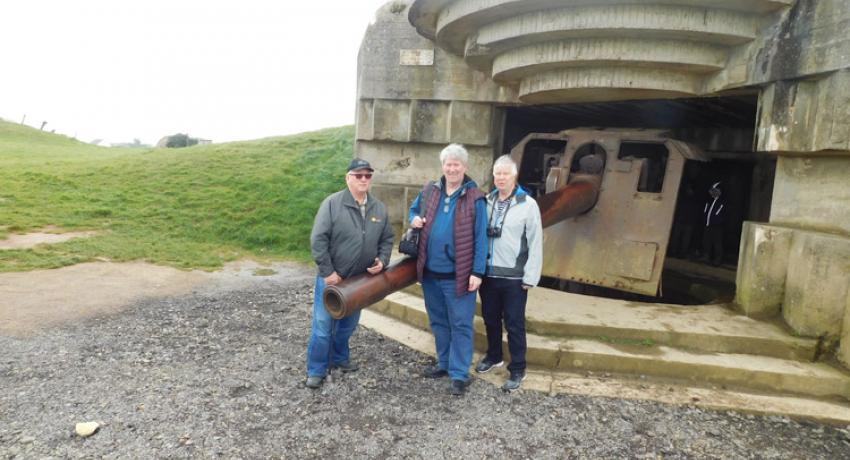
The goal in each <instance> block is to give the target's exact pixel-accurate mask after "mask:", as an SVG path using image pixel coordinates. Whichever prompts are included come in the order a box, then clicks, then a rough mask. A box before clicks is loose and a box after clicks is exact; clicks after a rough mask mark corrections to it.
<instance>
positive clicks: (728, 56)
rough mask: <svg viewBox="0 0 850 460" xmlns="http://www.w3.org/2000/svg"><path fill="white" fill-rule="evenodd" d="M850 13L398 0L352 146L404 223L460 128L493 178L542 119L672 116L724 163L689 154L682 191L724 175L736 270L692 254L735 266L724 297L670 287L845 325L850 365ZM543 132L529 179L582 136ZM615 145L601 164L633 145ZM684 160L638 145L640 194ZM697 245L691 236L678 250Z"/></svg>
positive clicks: (363, 58) (759, 313)
mask: <svg viewBox="0 0 850 460" xmlns="http://www.w3.org/2000/svg"><path fill="white" fill-rule="evenodd" d="M401 6H404V8H402V7H401ZM847 21H850V6H848V3H847V2H844V1H838V0H753V1H749V2H733V1H729V0H706V1H701V2H695V1H692V0H673V1H669V2H656V3H652V2H650V3H647V4H644V3H642V2H633V1H629V0H604V1H603V0H598V1H596V0H588V1H582V2H576V3H564V2H550V1H516V0H497V1H487V2H479V1H474V0H402V1H398V2H389V3H387V5H385V6H384V7H383V8H381V10H380V11H379V12H378V15H377V17H376V21H375V23H374V24H373V25H372V26H370V29H369V31H368V32H367V33H366V36H365V37H364V40H363V42H362V44H361V50H360V55H359V57H358V77H357V81H358V95H357V108H356V114H357V122H356V139H355V152H356V154H357V155H359V156H361V157H363V158H366V159H368V160H369V161H370V162H371V163H372V164H373V165H375V166H376V168H377V170H378V171H380V174H379V175H378V176H377V177H376V180H375V184H374V187H373V191H374V192H375V193H376V194H377V195H378V196H379V197H380V198H382V199H383V200H384V201H385V202H386V203H388V205H389V207H390V215H391V216H397V217H394V219H395V221H394V223H395V225H396V226H397V228H399V229H400V228H401V225H402V220H403V217H402V216H404V215H406V207H407V205H408V204H409V203H410V202H411V200H412V199H413V197H414V196H415V195H416V193H418V191H419V190H420V189H421V186H422V184H423V183H425V182H426V181H427V180H429V179H433V178H434V177H436V176H438V175H439V164H438V163H437V162H435V161H434V158H436V155H437V153H438V152H439V150H440V149H441V148H442V147H443V146H445V145H446V144H447V143H450V142H458V143H462V144H464V145H466V147H467V149H468V150H469V152H470V167H469V172H470V175H472V176H473V178H474V179H475V180H476V181H477V182H478V183H479V184H482V186H483V187H487V186H488V185H489V172H490V167H491V166H492V162H493V159H494V158H496V157H497V156H498V155H500V154H503V153H507V152H510V151H511V149H512V148H514V147H515V146H516V145H517V144H518V143H519V142H520V141H521V140H522V139H524V138H525V137H526V136H527V135H529V134H530V133H538V134H549V135H554V134H558V133H562V132H564V131H565V130H574V129H577V128H588V127H590V128H593V127H608V128H617V129H626V130H645V131H649V130H654V131H663V132H665V133H666V134H665V136H669V137H665V139H673V140H676V141H679V142H682V143H684V144H688V145H694V146H696V147H698V148H700V149H701V150H702V151H703V152H704V153H705V155H706V156H707V157H708V158H709V159H710V161H708V162H705V163H703V162H698V163H697V162H694V164H693V165H690V164H689V163H688V162H689V161H690V160H688V161H686V162H685V164H684V166H683V168H682V175H681V177H680V181H679V188H678V190H676V191H675V197H676V201H677V203H680V202H683V201H684V200H681V199H680V198H681V197H683V196H685V194H686V193H688V190H691V192H692V193H696V194H697V196H698V195H699V193H700V191H701V190H703V189H705V187H706V183H708V182H709V181H710V180H712V179H711V178H713V177H714V176H722V177H723V178H724V179H725V182H726V183H725V184H724V185H725V195H726V196H727V197H733V198H734V199H733V200H732V202H731V203H730V206H729V209H728V211H729V220H730V223H729V230H728V231H727V233H726V235H725V238H724V245H723V246H724V257H723V258H722V267H720V269H718V267H713V266H710V265H705V264H690V265H691V267H692V266H693V265H698V266H699V267H700V268H701V269H700V272H701V273H703V274H705V273H708V274H713V273H715V272H717V271H719V270H723V271H725V273H726V279H727V280H729V282H728V283H727V286H729V287H728V288H727V289H726V290H725V291H724V296H722V297H717V296H714V295H713V294H711V293H707V292H706V293H701V292H699V291H702V290H704V287H701V286H699V285H696V286H695V285H690V284H688V282H687V281H683V282H673V283H671V282H668V280H667V279H666V278H665V279H662V280H661V283H660V284H661V287H662V294H663V297H666V299H662V300H663V301H673V302H676V303H701V302H699V301H695V300H692V299H693V298H694V297H696V298H697V300H699V299H708V298H713V299H720V300H725V299H729V300H731V295H730V294H731V292H730V291H731V289H732V287H734V303H733V304H730V307H731V308H733V309H734V310H736V311H738V312H740V313H742V314H744V315H746V316H748V317H752V318H781V320H782V322H783V323H784V324H785V325H786V326H788V327H789V328H790V329H791V330H792V331H793V333H794V334H795V335H797V336H801V337H816V338H822V339H823V342H824V343H833V344H834V343H837V342H838V341H841V346H840V347H839V348H838V350H837V352H836V353H835V356H836V357H837V358H838V359H839V360H840V361H842V363H844V364H845V365H848V364H850V290H848V289H847V286H850V265H848V264H847V260H850V194H848V192H847V190H848V189H847V186H846V184H847V183H848V180H850V131H849V130H848V126H850V112H848V111H847V110H846V108H847V104H846V103H845V102H846V100H847V98H848V94H850V52H848V50H850V37H848V35H847V34H846V24H847ZM638 143H640V142H638ZM530 147H531V148H532V149H538V150H540V152H541V153H539V154H534V153H530V154H529V155H531V156H534V155H540V156H541V158H539V159H538V160H535V162H537V163H536V166H531V169H529V170H528V171H527V172H523V174H524V175H525V177H522V178H521V180H522V181H527V182H528V183H532V182H533V183H536V184H534V185H535V186H536V187H538V188H540V187H545V182H546V181H547V180H548V176H549V171H547V168H549V167H550V166H553V165H547V164H548V162H549V161H550V160H551V158H552V156H553V155H555V156H557V155H558V152H559V150H561V151H562V150H564V149H570V148H571V147H570V144H569V143H566V144H564V143H560V144H559V143H557V142H554V141H553V140H552V139H549V140H545V139H538V140H536V141H535V142H534V143H532V144H530ZM603 147H604V150H605V152H606V153H605V155H606V161H605V173H604V175H607V174H608V173H609V171H610V170H611V169H612V168H614V167H615V166H618V167H619V166H620V165H621V164H622V162H624V161H625V160H626V159H627V157H629V156H632V157H635V155H629V154H627V153H623V154H622V155H621V153H620V149H619V147H618V148H617V149H615V150H612V149H610V148H608V147H607V146H603ZM639 147H645V146H636V147H635V148H639ZM612 152H613V153H612ZM547 155H548V157H547ZM671 158H675V155H673V154H672V153H669V149H668V157H667V160H666V162H667V163H666V165H663V163H664V161H665V160H663V153H655V154H651V155H649V156H648V157H646V158H637V157H635V158H633V159H632V160H631V161H632V163H635V162H639V161H644V162H648V163H650V166H647V169H651V168H653V167H656V169H658V170H659V171H661V170H663V171H664V175H663V178H662V177H661V175H660V174H657V173H656V174H652V173H650V172H648V173H646V174H645V178H644V179H641V178H640V177H637V178H636V179H635V189H634V190H633V191H632V193H633V194H644V195H652V194H657V193H658V183H659V182H661V183H667V182H668V180H669V175H670V174H669V173H670V165H671ZM551 161H557V159H556V160H551ZM653 163H654V164H655V166H652V164H653ZM662 165H663V167H662ZM566 166H567V165H566V164H564V165H563V166H562V167H566ZM569 169H570V174H572V173H574V171H573V164H570V165H569ZM543 176H546V178H543ZM567 179H569V174H567ZM602 180H603V182H604V180H605V179H604V177H603V179H602ZM639 184H641V185H639ZM661 191H662V194H666V193H670V191H669V190H665V189H664V185H662V188H661ZM605 193H606V190H605V189H604V186H603V190H602V192H601V196H602V195H604V194H605ZM698 197H699V196H698ZM644 201H647V202H651V201H652V200H650V199H646V200H644ZM680 214H681V212H679V210H678V209H675V208H674V209H673V211H672V215H671V216H670V219H671V223H670V224H669V235H668V236H667V239H665V240H664V245H665V247H667V246H671V247H674V248H675V247H678V246H681V244H680V243H679V241H681V239H683V233H685V232H684V231H683V225H682V224H681V221H682V220H685V221H686V220H687V219H682V218H681V216H680ZM685 239H686V238H685ZM673 241H675V242H676V243H675V244H674V243H672V242H673ZM698 242H699V235H697V234H693V235H692V239H691V244H690V245H685V248H686V250H685V251H684V252H685V253H687V252H689V251H688V250H691V251H693V250H695V249H697V246H698V245H699V243H698ZM659 251H660V249H659ZM677 255H680V254H678V253H676V252H674V253H669V254H668V251H666V250H665V254H664V256H663V258H664V266H665V267H667V268H676V270H673V272H684V271H685V270H679V269H683V268H691V267H682V266H681V265H683V264H684V265H688V263H687V262H688V261H687V259H688V258H687V257H674V256H677ZM682 255H685V256H686V255H687V254H682ZM680 262H681V263H680ZM665 272H666V273H669V272H670V271H669V270H667V271H665ZM733 276H734V282H732V279H731V278H732V277H733ZM569 282H570V283H574V282H577V281H573V280H569ZM585 284H587V283H585ZM674 285H679V286H682V289H681V291H683V292H681V293H680V294H676V293H674V292H673V291H676V290H675V289H673V286H674ZM594 289H609V288H607V287H606V288H601V287H596V286H595V287H594ZM603 294H605V293H603ZM627 295H629V296H640V295H643V294H633V293H630V294H627ZM689 299H691V300H689ZM638 300H641V299H640V298H638Z"/></svg>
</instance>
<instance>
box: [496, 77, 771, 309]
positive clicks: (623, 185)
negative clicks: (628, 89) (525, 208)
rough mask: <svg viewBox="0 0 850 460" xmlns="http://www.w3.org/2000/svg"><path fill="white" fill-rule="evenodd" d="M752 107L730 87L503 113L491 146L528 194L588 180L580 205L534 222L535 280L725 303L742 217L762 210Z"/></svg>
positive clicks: (617, 294) (761, 214)
mask: <svg viewBox="0 0 850 460" xmlns="http://www.w3.org/2000/svg"><path fill="white" fill-rule="evenodd" d="M757 107H758V100H757V96H756V95H755V94H739V95H734V96H728V97H716V98H693V99H676V100H640V101H621V102H601V103H578V104H565V105H540V106H530V107H508V108H504V109H503V110H504V120H505V123H504V129H503V131H502V133H501V140H502V146H503V147H502V153H510V154H511V155H512V156H513V157H514V159H515V160H517V161H518V164H519V166H520V170H519V178H518V181H519V183H520V184H522V185H523V186H524V187H525V188H527V189H528V190H529V191H530V192H531V193H532V195H534V196H535V197H536V198H538V201H540V199H541V198H542V197H543V196H545V195H547V194H550V193H554V192H556V191H560V190H561V189H563V188H565V187H567V186H569V185H571V184H574V183H576V182H577V181H578V182H588V181H589V182H594V181H595V183H596V184H597V187H598V191H597V193H598V196H597V197H596V201H595V203H594V205H593V206H592V207H591V208H590V209H588V210H587V211H584V212H582V213H581V214H578V215H570V216H569V217H568V218H564V219H563V220H561V221H558V222H555V223H553V224H551V225H550V226H549V227H547V228H546V229H544V234H545V238H544V269H543V275H544V278H543V281H542V283H541V284H542V285H544V286H546V287H552V288H558V289H561V290H565V291H568V292H575V293H582V294H588V295H597V296H602V297H610V298H619V299H626V300H637V301H648V302H659V303H670V304H683V305H698V304H706V303H723V302H729V301H731V300H732V299H733V298H734V292H735V276H736V270H737V263H738V249H739V245H740V241H741V230H742V226H743V222H744V221H747V220H749V221H755V222H767V221H768V218H769V216H770V205H771V196H772V189H773V178H774V174H775V169H776V159H775V158H774V157H771V156H769V155H764V154H760V153H758V152H754V150H753V146H754V145H756V143H755V140H756V139H755V135H756V132H755V126H756V117H757V113H756V112H757ZM549 201H553V200H549ZM541 208H542V206H541ZM569 212H571V211H570V210H567V211H566V213H565V212H561V213H560V215H561V216H564V215H567V214H568V213H569ZM544 220H545V218H544Z"/></svg>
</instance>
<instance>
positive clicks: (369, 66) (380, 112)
mask: <svg viewBox="0 0 850 460" xmlns="http://www.w3.org/2000/svg"><path fill="white" fill-rule="evenodd" d="M403 6H406V3H405V2H389V3H387V4H386V5H385V6H384V7H382V8H381V9H380V10H379V11H378V13H377V16H376V21H375V23H374V24H372V25H371V26H370V27H369V29H368V30H367V32H366V36H365V38H364V39H363V43H362V45H361V48H360V55H359V59H358V96H357V122H356V126H357V132H356V135H355V152H356V155H358V156H360V157H362V158H365V159H367V160H369V161H370V162H371V163H372V164H373V165H374V166H375V168H376V169H377V172H378V175H377V176H376V177H375V181H374V183H375V193H376V194H377V195H378V196H379V197H380V198H381V199H383V200H384V201H385V202H386V203H387V204H388V205H389V206H390V210H391V214H390V216H391V219H392V223H393V224H394V226H396V228H397V229H400V228H401V225H402V221H403V220H404V217H405V216H406V215H407V208H406V206H407V205H409V204H410V202H411V201H412V200H413V198H414V197H415V194H416V193H418V192H419V190H420V189H421V187H422V185H423V184H424V183H425V182H426V181H428V180H433V179H435V178H437V177H439V176H440V175H441V170H440V162H439V159H438V155H439V152H440V150H441V149H442V148H443V147H445V146H446V144H448V143H450V142H457V143H461V144H464V145H465V146H466V147H467V149H468V150H469V152H470V163H469V175H470V176H471V177H472V178H473V179H475V180H476V181H477V182H478V183H479V185H482V186H486V185H485V184H487V183H488V182H489V180H490V178H489V174H488V172H489V170H490V166H491V165H492V162H493V157H494V156H495V154H496V148H497V143H498V141H499V139H500V134H498V135H497V132H498V130H499V129H500V128H501V114H500V113H498V112H497V111H496V109H495V108H494V105H493V104H494V103H514V102H516V101H517V98H516V89H514V88H509V87H504V86H500V85H498V84H496V83H495V82H493V81H492V80H491V79H490V78H489V77H488V75H486V74H484V73H482V72H479V71H477V70H473V69H471V68H469V67H468V66H467V65H466V64H465V63H464V62H463V60H462V59H461V58H459V57H457V56H455V55H452V54H451V53H448V52H446V51H444V50H442V49H440V48H437V47H435V46H434V44H433V42H431V41H430V40H428V39H426V38H423V37H422V36H420V35H418V34H417V33H416V30H415V29H413V28H412V27H411V26H410V23H409V22H408V21H407V10H406V8H402V7H403Z"/></svg>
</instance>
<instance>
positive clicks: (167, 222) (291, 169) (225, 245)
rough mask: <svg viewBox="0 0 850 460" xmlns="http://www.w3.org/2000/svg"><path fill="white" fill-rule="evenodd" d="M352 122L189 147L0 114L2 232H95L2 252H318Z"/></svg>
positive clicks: (8, 263)
mask: <svg viewBox="0 0 850 460" xmlns="http://www.w3.org/2000/svg"><path fill="white" fill-rule="evenodd" d="M353 137H354V132H353V128H352V127H350V126H347V127H341V128H330V129H324V130H321V131H315V132H310V133H303V134H298V135H293V136H286V137H275V138H268V139H260V140H256V141H248V142H234V143H228V144H213V145H204V146H195V147H189V148H185V149H129V148H104V147H95V146H91V145H87V144H83V143H81V142H77V141H75V140H72V139H68V138H67V137H64V136H58V135H53V134H48V133H43V132H41V131H38V130H35V129H32V128H28V127H25V126H20V125H16V124H12V123H7V122H3V121H0V238H3V237H6V236H7V234H8V233H24V232H27V231H32V230H36V229H39V228H42V227H45V226H47V225H56V226H58V227H61V228H62V229H65V230H69V231H70V230H96V231H98V232H99V233H98V235H97V236H94V237H91V238H81V239H76V240H71V241H68V242H65V243H60V244H55V245H50V246H41V247H38V248H35V249H28V250H6V251H0V272H6V271H25V270H32V269H37V268H55V267H61V266H65V265H71V264H75V263H80V262H85V261H91V260H96V259H102V258H105V259H109V260H114V261H128V260H145V261H149V262H153V263H158V264H165V265H171V266H175V267H180V268H202V269H215V268H217V267H220V266H221V265H222V264H223V263H224V262H227V261H230V260H234V259H237V258H243V257H254V258H259V259H284V258H285V259H294V260H299V261H307V260H309V259H310V250H309V237H310V228H311V226H312V222H313V216H314V215H315V212H316V209H318V206H319V203H321V201H322V199H323V198H324V197H325V196H327V195H328V194H330V193H332V192H334V191H336V190H339V189H341V188H342V187H343V186H344V183H345V182H344V178H343V175H344V171H345V166H346V164H347V163H348V161H349V160H350V159H351V156H352V151H353V148H352V140H353Z"/></svg>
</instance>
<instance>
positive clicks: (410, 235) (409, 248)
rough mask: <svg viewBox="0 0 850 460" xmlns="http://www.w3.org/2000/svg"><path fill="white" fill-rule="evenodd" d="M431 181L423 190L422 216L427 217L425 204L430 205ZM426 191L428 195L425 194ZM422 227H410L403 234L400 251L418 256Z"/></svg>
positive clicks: (399, 245) (411, 255) (399, 246)
mask: <svg viewBox="0 0 850 460" xmlns="http://www.w3.org/2000/svg"><path fill="white" fill-rule="evenodd" d="M430 186H431V182H429V183H427V184H425V187H424V188H423V190H422V194H423V196H422V198H423V199H422V201H421V205H422V218H423V219H424V218H425V206H427V205H428V199H429V198H430V197H431V193H430V190H431V188H430ZM426 192H428V193H427V195H426V194H425V193H426ZM421 231H422V229H421V228H412V227H411V228H408V229H407V231H406V232H404V235H402V236H401V241H399V242H398V252H400V253H402V254H405V255H408V256H410V257H416V256H418V255H419V234H420V233H421Z"/></svg>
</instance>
